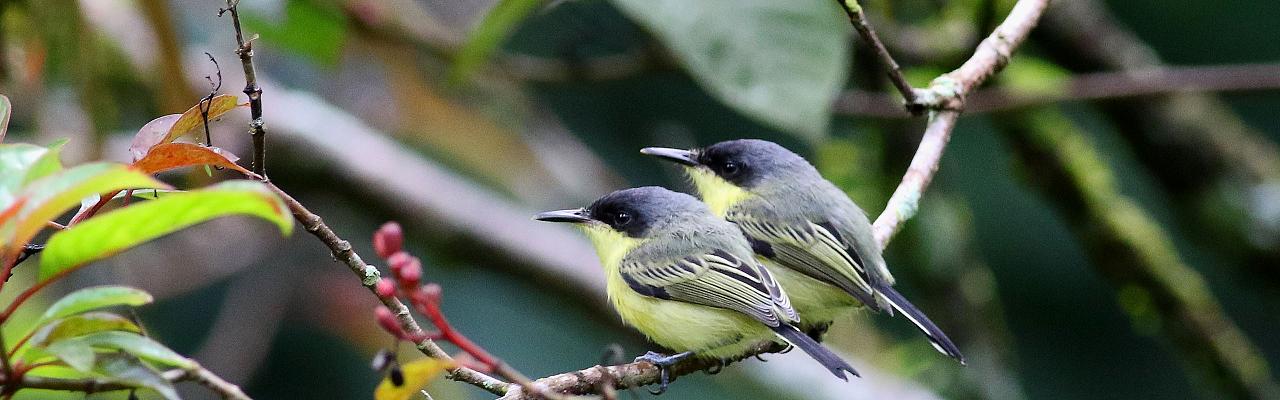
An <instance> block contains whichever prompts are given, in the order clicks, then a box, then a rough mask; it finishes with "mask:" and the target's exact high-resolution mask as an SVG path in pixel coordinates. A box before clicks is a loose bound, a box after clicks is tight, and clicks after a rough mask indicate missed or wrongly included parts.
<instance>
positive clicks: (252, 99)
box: [218, 0, 267, 177]
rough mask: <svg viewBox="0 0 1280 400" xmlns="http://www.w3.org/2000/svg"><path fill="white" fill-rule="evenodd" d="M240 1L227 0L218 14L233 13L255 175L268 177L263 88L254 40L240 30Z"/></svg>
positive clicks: (232, 19) (252, 165) (252, 166)
mask: <svg viewBox="0 0 1280 400" xmlns="http://www.w3.org/2000/svg"><path fill="white" fill-rule="evenodd" d="M239 4H240V0H227V8H225V9H222V10H221V11H219V12H218V16H222V14H223V13H231V23H232V25H234V26H235V28H236V44H238V45H239V47H238V48H236V55H238V56H240V65H241V66H242V67H244V94H245V95H246V96H249V115H250V118H251V119H250V120H249V135H251V136H252V137H253V163H252V164H250V168H251V169H252V170H253V173H255V174H258V175H261V176H263V177H266V176H267V165H266V162H267V130H266V128H265V127H264V126H263V122H262V88H261V87H258V78H257V73H255V71H254V68H253V40H254V39H249V40H248V41H245V40H244V31H242V30H241V29H240V12H239V11H238V10H236V6H237V5H239Z"/></svg>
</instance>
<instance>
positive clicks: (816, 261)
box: [725, 208, 889, 310]
mask: <svg viewBox="0 0 1280 400" xmlns="http://www.w3.org/2000/svg"><path fill="white" fill-rule="evenodd" d="M725 219H727V220H729V221H731V222H734V223H736V224H738V227H739V228H741V229H742V231H743V233H744V234H746V235H747V237H748V239H751V240H752V241H753V242H762V244H753V246H752V248H753V249H757V250H759V249H765V248H767V249H768V250H769V251H770V252H771V253H772V256H771V257H770V255H769V254H764V253H762V254H761V255H764V256H766V257H770V258H773V259H775V260H777V261H778V262H780V263H781V264H783V265H784V266H787V267H789V268H792V269H795V270H797V271H799V272H801V273H804V274H805V275H808V276H810V277H813V278H814V279H818V280H820V281H824V282H827V283H830V284H832V285H834V286H836V287H839V288H841V289H843V290H844V291H845V292H847V293H849V294H850V295H852V296H854V297H855V298H857V299H858V300H859V301H861V302H862V303H864V304H867V305H872V306H874V307H875V308H878V309H881V310H885V309H887V307H888V306H889V304H888V301H887V299H885V298H884V296H883V295H881V294H879V293H877V292H878V291H879V290H878V288H880V287H881V286H880V285H882V284H883V280H881V279H878V278H879V277H878V275H877V274H875V273H872V274H868V273H867V270H866V268H865V263H864V262H863V260H862V257H861V256H860V255H858V254H857V252H856V251H855V250H853V246H850V245H849V244H847V243H845V241H844V240H842V238H841V237H840V235H839V233H838V232H837V231H836V230H835V229H832V228H831V226H830V225H829V224H826V223H823V222H813V221H808V220H805V221H802V222H800V223H795V224H790V225H784V224H781V223H778V222H774V221H772V220H767V219H765V218H760V217H757V216H755V215H752V214H751V213H749V212H747V211H746V210H744V209H742V208H734V209H730V210H729V212H728V213H727V214H726V215H725ZM766 245H767V246H766Z"/></svg>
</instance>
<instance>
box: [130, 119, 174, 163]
mask: <svg viewBox="0 0 1280 400" xmlns="http://www.w3.org/2000/svg"><path fill="white" fill-rule="evenodd" d="M181 117H182V114H169V115H166V116H163V117H160V118H156V119H153V120H151V122H148V123H147V124H146V125H143V126H142V129H139V130H138V133H137V134H135V135H133V143H131V144H129V154H132V155H133V159H134V161H137V160H141V159H142V157H145V156H146V155H147V152H148V151H151V148H152V147H156V145H158V144H160V143H164V138H165V137H167V136H169V129H170V128H173V124H174V123H176V122H178V118H181Z"/></svg>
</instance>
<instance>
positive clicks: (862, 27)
mask: <svg viewBox="0 0 1280 400" xmlns="http://www.w3.org/2000/svg"><path fill="white" fill-rule="evenodd" d="M836 2H837V3H840V8H842V9H844V13H845V14H847V15H848V16H849V22H850V23H852V24H853V28H854V29H855V30H857V31H858V34H859V35H861V36H862V38H863V39H865V40H866V41H867V43H868V44H869V45H871V49H873V50H875V52H876V57H879V58H880V62H881V63H883V64H884V66H885V68H886V69H888V71H887V72H888V74H889V81H890V82H893V86H894V87H895V88H897V89H898V93H900V94H902V98H903V100H905V101H906V106H907V111H909V112H911V113H912V114H920V113H922V112H924V107H921V106H920V104H919V103H917V102H916V89H915V88H913V87H911V83H910V82H907V78H906V77H905V76H902V68H901V67H899V66H898V62H897V61H896V60H894V59H893V55H891V54H889V50H888V49H886V48H885V47H884V42H881V41H880V36H879V35H877V34H876V31H875V29H872V28H871V23H869V22H867V16H866V14H863V13H862V6H861V5H858V0H836Z"/></svg>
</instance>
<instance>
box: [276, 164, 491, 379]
mask: <svg viewBox="0 0 1280 400" xmlns="http://www.w3.org/2000/svg"><path fill="white" fill-rule="evenodd" d="M264 182H265V183H266V185H267V187H269V188H270V189H271V190H272V191H274V192H275V193H276V195H278V196H280V198H281V199H282V200H284V203H285V205H286V206H287V207H288V208H289V211H290V212H292V213H293V217H294V219H296V220H298V223H299V224H301V225H302V227H303V228H304V229H305V230H306V231H307V233H310V234H312V235H314V236H315V237H316V238H317V239H320V242H322V243H324V245H325V246H326V247H328V248H329V251H330V252H331V253H332V254H333V257H334V258H335V259H337V260H338V261H339V262H342V263H343V264H345V265H346V266H347V267H348V268H350V269H351V272H352V273H354V274H356V276H357V277H359V278H360V282H361V285H363V286H364V287H365V288H366V289H369V291H370V292H371V293H373V294H374V295H375V296H377V295H378V292H377V284H378V281H379V279H381V274H380V273H379V272H378V268H377V267H374V266H372V265H368V264H365V263H364V260H362V259H361V258H360V255H359V254H357V253H356V252H355V250H353V249H352V248H351V243H350V242H348V241H346V240H344V239H342V238H341V237H338V234H337V233H334V232H333V229H331V228H329V226H328V225H326V224H325V223H324V221H323V220H322V219H320V216H319V215H316V214H315V213H312V212H311V211H310V210H308V209H307V208H306V207H305V206H303V205H302V203H299V202H298V200H297V199H294V198H293V196H290V195H289V194H288V193H286V192H285V191H284V190H281V189H280V188H279V187H277V186H276V185H275V184H273V183H271V182H269V181H264ZM378 299H379V300H381V302H382V305H383V306H386V307H387V309H388V310H390V311H391V313H392V315H394V316H395V318H396V319H397V320H398V321H399V322H400V326H401V328H403V329H404V331H405V332H406V333H408V334H409V335H412V336H413V337H414V338H419V339H418V340H417V341H415V342H414V344H415V345H416V346H417V348H418V350H419V351H421V352H422V354H425V355H427V356H428V357H432V358H437V359H441V360H445V361H453V357H450V356H449V353H446V352H445V351H444V349H441V348H440V346H438V345H436V343H435V342H434V341H432V340H431V339H430V338H428V337H427V335H426V333H425V332H423V330H422V327H420V326H419V325H418V321H416V320H414V318H413V315H412V314H410V313H409V308H408V307H405V305H404V303H401V302H400V299H397V298H395V297H382V296H378ZM449 379H452V380H456V381H460V382H466V383H469V384H471V385H474V386H476V387H479V388H481V389H484V390H487V391H489V392H491V393H493V394H496V395H502V394H504V393H506V391H507V387H508V384H507V383H504V382H502V381H499V380H497V379H494V378H492V377H489V376H487V375H485V374H483V373H480V372H479V371H476V370H473V369H470V368H466V367H461V366H455V367H453V368H451V369H449Z"/></svg>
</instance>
